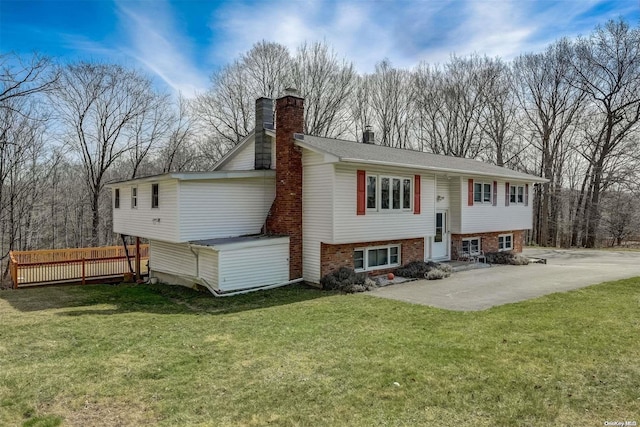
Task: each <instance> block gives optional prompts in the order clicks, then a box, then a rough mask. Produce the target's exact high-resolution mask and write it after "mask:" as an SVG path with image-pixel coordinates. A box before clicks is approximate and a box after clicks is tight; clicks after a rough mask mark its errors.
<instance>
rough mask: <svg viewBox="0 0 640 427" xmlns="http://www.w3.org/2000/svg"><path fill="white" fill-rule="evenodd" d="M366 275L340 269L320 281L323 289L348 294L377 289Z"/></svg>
mask: <svg viewBox="0 0 640 427" xmlns="http://www.w3.org/2000/svg"><path fill="white" fill-rule="evenodd" d="M371 283H372V281H371V280H369V279H368V278H367V275H366V274H364V273H356V272H355V271H353V270H352V269H350V268H347V267H340V268H339V269H337V270H336V271H334V272H332V273H329V274H327V275H326V276H324V277H323V278H322V279H320V284H321V285H322V289H326V290H330V291H341V292H346V293H354V292H364V291H368V290H369V289H371V288H373V287H375V285H373V286H372V285H371Z"/></svg>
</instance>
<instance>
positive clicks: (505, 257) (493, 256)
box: [485, 251, 529, 265]
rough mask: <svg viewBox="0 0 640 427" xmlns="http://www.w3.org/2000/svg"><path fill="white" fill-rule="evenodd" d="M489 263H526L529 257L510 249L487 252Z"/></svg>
mask: <svg viewBox="0 0 640 427" xmlns="http://www.w3.org/2000/svg"><path fill="white" fill-rule="evenodd" d="M485 256H486V259H487V262H488V263H489V264H510V265H527V264H529V258H527V257H525V256H523V255H520V254H516V253H513V252H511V251H504V252H489V253H487V254H486V255H485Z"/></svg>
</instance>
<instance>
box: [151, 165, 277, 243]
mask: <svg viewBox="0 0 640 427" xmlns="http://www.w3.org/2000/svg"><path fill="white" fill-rule="evenodd" d="M274 197H275V179H274V178H273V177H264V178H242V179H216V180H210V181H182V182H181V183H180V241H191V240H199V239H213V238H219V237H231V236H241V235H245V234H257V233H260V230H261V228H262V226H263V224H264V222H265V219H266V218H267V213H268V212H269V209H270V208H271V204H272V203H273V199H274ZM165 205H166V203H163V204H161V208H162V206H165Z"/></svg>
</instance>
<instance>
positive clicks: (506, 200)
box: [504, 182, 511, 206]
mask: <svg viewBox="0 0 640 427" xmlns="http://www.w3.org/2000/svg"><path fill="white" fill-rule="evenodd" d="M509 191H511V189H510V187H509V183H508V182H505V183H504V205H505V206H509Z"/></svg>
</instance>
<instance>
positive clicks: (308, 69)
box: [291, 42, 356, 137]
mask: <svg viewBox="0 0 640 427" xmlns="http://www.w3.org/2000/svg"><path fill="white" fill-rule="evenodd" d="M355 76H356V73H355V70H354V68H353V64H351V63H349V62H347V61H346V60H342V61H340V60H339V59H338V56H337V55H336V53H335V52H334V51H332V50H331V49H330V48H329V46H328V45H327V44H326V43H320V42H316V43H312V44H307V43H304V44H303V45H301V46H300V47H299V48H298V50H297V52H296V56H295V58H294V60H293V66H292V76H291V80H292V82H293V86H294V87H295V88H296V89H298V90H299V91H300V93H301V94H302V96H303V97H304V98H305V112H304V116H305V117H304V128H305V132H307V133H310V134H313V135H318V136H334V137H337V136H340V135H342V134H343V133H344V132H345V130H346V129H347V126H348V122H347V120H348V109H347V103H348V101H349V98H350V97H351V94H352V92H353V89H354V86H355Z"/></svg>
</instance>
